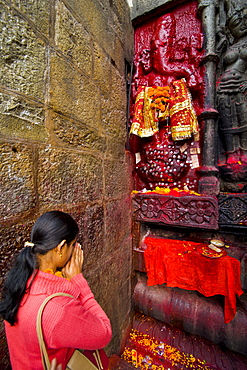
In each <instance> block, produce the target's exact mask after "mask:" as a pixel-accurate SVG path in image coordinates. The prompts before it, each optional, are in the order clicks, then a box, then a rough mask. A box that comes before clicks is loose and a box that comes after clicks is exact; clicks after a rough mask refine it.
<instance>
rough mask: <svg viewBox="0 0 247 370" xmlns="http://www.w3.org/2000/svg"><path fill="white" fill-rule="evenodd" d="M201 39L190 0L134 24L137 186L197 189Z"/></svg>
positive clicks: (133, 108) (133, 128)
mask: <svg viewBox="0 0 247 370" xmlns="http://www.w3.org/2000/svg"><path fill="white" fill-rule="evenodd" d="M202 42H203V36H202V31H201V22H200V20H199V19H198V18H197V16H196V2H192V3H190V4H187V5H184V6H182V7H180V8H178V9H177V10H175V11H174V12H173V13H168V14H165V15H162V16H161V17H159V18H157V19H156V20H152V21H150V22H149V23H145V25H144V26H140V27H139V28H137V29H136V32H135V45H136V50H135V61H134V68H135V69H134V71H135V72H134V76H133V83H132V101H131V131H130V133H131V135H130V144H131V149H132V151H133V152H134V153H135V154H136V168H135V174H134V177H135V188H136V189H137V190H140V189H144V188H147V189H154V188H155V187H157V186H159V187H178V188H181V189H183V188H186V189H189V190H197V184H198V177H197V174H196V168H197V167H199V165H200V141H199V125H198V121H197V116H198V115H200V113H201V112H202V110H203V91H204V90H203V88H204V87H203V78H202V77H203V70H202V67H200V61H201V58H202V55H203V50H202ZM151 87H153V88H154V89H157V88H160V90H159V91H158V90H151V89H150V88H151ZM161 88H164V89H166V90H164V91H165V92H164V91H163V95H162V91H161V90H162V89H161ZM150 91H151V92H150ZM186 125H187V126H186ZM185 126H186V127H185ZM189 126H190V127H189Z"/></svg>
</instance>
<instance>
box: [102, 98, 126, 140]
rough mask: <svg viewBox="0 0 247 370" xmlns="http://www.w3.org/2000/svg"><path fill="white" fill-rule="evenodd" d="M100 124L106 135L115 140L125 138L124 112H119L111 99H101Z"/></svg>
mask: <svg viewBox="0 0 247 370" xmlns="http://www.w3.org/2000/svg"><path fill="white" fill-rule="evenodd" d="M101 110H102V123H103V125H104V128H105V131H106V133H107V134H109V135H111V136H114V137H115V138H116V137H118V138H121V139H122V138H125V137H126V131H127V129H126V111H124V110H120V109H119V107H118V106H117V105H116V103H115V102H114V100H113V99H111V98H109V97H108V98H105V99H103V98H102V102H101Z"/></svg>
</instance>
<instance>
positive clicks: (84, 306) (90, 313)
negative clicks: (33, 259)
mask: <svg viewBox="0 0 247 370" xmlns="http://www.w3.org/2000/svg"><path fill="white" fill-rule="evenodd" d="M29 282H30V280H29ZM56 292H64V293H69V294H71V295H73V296H74V297H75V299H72V298H69V297H56V298H53V299H52V300H51V301H50V302H49V303H48V304H47V306H46V307H45V309H44V312H43V316H42V329H43V333H44V339H45V343H46V346H47V349H48V355H49V358H50V360H52V359H53V358H54V357H56V358H57V363H58V364H62V368H63V369H65V368H66V364H67V362H68V360H69V359H70V357H71V356H72V354H73V352H74V350H75V348H80V349H86V350H92V349H98V348H103V347H104V346H106V345H107V344H108V343H109V341H110V339H111V325H110V321H109V319H108V317H107V316H106V314H105V313H104V311H103V310H102V308H101V307H100V306H99V304H98V303H97V302H96V301H95V299H94V296H93V293H92V292H91V290H90V288H89V286H88V283H87V281H86V280H85V278H84V277H83V276H82V274H78V275H76V276H75V277H74V278H73V279H71V280H70V281H68V280H67V279H64V278H61V277H58V276H55V275H51V274H48V273H46V272H42V271H38V273H37V275H36V277H35V279H34V281H33V283H32V285H31V287H30V290H29V292H28V293H26V294H25V296H24V298H23V300H22V303H21V306H20V308H19V310H18V316H17V319H18V321H17V323H16V324H15V325H14V326H10V324H9V323H8V322H5V329H6V336H7V341H8V346H9V352H10V360H11V365H12V369H13V370H43V366H42V362H41V357H40V350H39V344H38V338H37V334H36V326H35V325H36V317H37V313H38V309H39V307H40V305H41V303H42V302H43V301H44V299H45V298H46V297H47V296H48V295H51V294H53V293H56Z"/></svg>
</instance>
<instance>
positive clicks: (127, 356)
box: [122, 329, 213, 370]
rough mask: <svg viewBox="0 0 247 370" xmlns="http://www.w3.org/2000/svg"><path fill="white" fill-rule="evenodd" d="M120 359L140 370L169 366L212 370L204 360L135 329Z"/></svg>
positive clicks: (165, 369) (154, 369)
mask: <svg viewBox="0 0 247 370" xmlns="http://www.w3.org/2000/svg"><path fill="white" fill-rule="evenodd" d="M122 358H123V359H124V360H125V361H127V362H129V363H131V364H132V365H134V366H135V367H136V368H139V369H140V370H167V369H171V366H172V368H174V369H175V368H178V369H187V368H188V369H196V370H213V369H212V368H210V367H209V366H208V365H206V361H205V360H203V361H202V360H200V359H198V358H195V357H194V356H193V355H192V354H188V353H184V352H181V351H179V350H178V349H177V348H175V347H172V346H170V345H168V344H165V343H163V342H161V341H158V340H156V339H154V338H152V337H150V336H149V335H148V334H144V333H141V332H139V331H137V330H135V329H132V331H131V333H130V345H129V347H126V348H125V350H124V352H123V354H122ZM162 362H163V364H164V365H162V364H161V363H162ZM181 366H182V367H181Z"/></svg>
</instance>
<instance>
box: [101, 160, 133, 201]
mask: <svg viewBox="0 0 247 370" xmlns="http://www.w3.org/2000/svg"><path fill="white" fill-rule="evenodd" d="M104 171H105V189H106V196H107V197H112V198H114V197H116V196H121V194H126V195H127V194H130V192H131V190H132V182H131V169H130V167H129V165H128V163H126V162H120V161H119V160H111V161H110V160H107V161H105V162H104Z"/></svg>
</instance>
